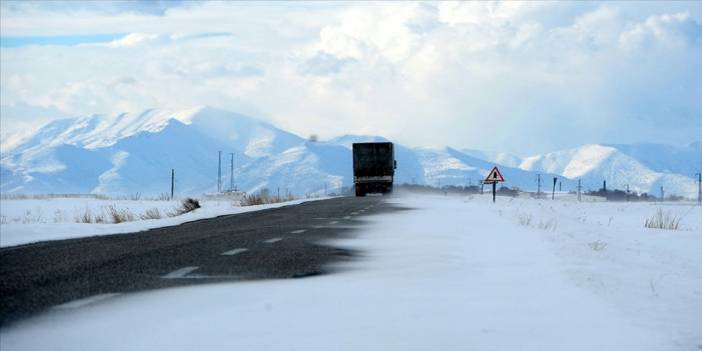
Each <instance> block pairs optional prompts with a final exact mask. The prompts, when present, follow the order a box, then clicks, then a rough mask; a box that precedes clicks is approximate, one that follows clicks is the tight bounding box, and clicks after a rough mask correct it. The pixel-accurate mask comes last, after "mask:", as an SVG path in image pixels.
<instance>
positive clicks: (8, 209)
mask: <svg viewBox="0 0 702 351" xmlns="http://www.w3.org/2000/svg"><path fill="white" fill-rule="evenodd" d="M309 200H310V199H305V200H294V201H288V202H283V203H278V204H268V205H257V206H246V207H241V206H238V202H235V201H233V200H226V199H221V200H219V199H217V200H200V205H201V206H202V207H201V208H199V209H196V210H195V211H192V212H189V213H185V214H181V215H177V216H173V217H170V216H168V214H169V213H175V212H176V211H177V209H178V208H179V207H180V206H181V200H173V201H161V200H114V199H96V198H70V197H68V198H46V199H10V200H6V199H3V200H0V247H6V246H15V245H22V244H27V243H32V242H37V241H45V240H59V239H70V238H81V237H88V236H94V235H108V234H117V233H132V232H137V231H142V230H147V229H151V228H157V227H164V226H171V225H178V224H181V223H185V222H189V221H194V220H198V219H203V218H211V217H216V216H222V215H227V214H234V213H242V212H248V211H257V210H261V209H266V208H273V207H280V206H286V205H293V204H299V203H301V202H304V201H309ZM111 208H112V209H114V210H116V211H118V212H121V211H127V213H131V214H133V215H134V221H130V222H123V223H110V222H111V221H112V220H111V218H110V211H111ZM154 209H156V210H158V213H159V214H160V215H161V216H162V217H163V218H159V219H142V218H141V216H142V215H145V214H146V213H147V211H149V210H151V211H153V210H154ZM152 213H153V212H152ZM86 215H87V217H90V218H91V221H93V222H94V219H95V218H96V217H97V218H102V219H103V221H104V223H81V220H82V219H81V218H83V217H85V216H86Z"/></svg>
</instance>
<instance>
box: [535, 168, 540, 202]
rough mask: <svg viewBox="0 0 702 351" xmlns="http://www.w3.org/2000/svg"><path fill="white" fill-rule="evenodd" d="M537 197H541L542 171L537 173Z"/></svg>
mask: <svg viewBox="0 0 702 351" xmlns="http://www.w3.org/2000/svg"><path fill="white" fill-rule="evenodd" d="M536 198H537V199H540V198H541V173H539V174H537V175H536Z"/></svg>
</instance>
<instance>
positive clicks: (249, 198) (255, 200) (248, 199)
mask: <svg viewBox="0 0 702 351" xmlns="http://www.w3.org/2000/svg"><path fill="white" fill-rule="evenodd" d="M292 200H295V197H294V196H292V195H287V196H269V195H266V194H250V195H246V196H244V197H243V198H242V199H241V200H240V202H239V203H240V205H241V206H254V205H265V204H275V203H279V202H285V201H292Z"/></svg>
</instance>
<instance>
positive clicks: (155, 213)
mask: <svg viewBox="0 0 702 351" xmlns="http://www.w3.org/2000/svg"><path fill="white" fill-rule="evenodd" d="M139 218H141V219H160V218H163V215H161V211H159V210H158V208H156V207H154V208H151V209H148V210H146V212H144V213H142V214H141V215H139Z"/></svg>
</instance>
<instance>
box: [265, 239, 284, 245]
mask: <svg viewBox="0 0 702 351" xmlns="http://www.w3.org/2000/svg"><path fill="white" fill-rule="evenodd" d="M281 240H283V238H273V239H268V240H264V241H263V242H264V243H266V244H272V243H277V242H278V241H281Z"/></svg>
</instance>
